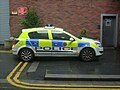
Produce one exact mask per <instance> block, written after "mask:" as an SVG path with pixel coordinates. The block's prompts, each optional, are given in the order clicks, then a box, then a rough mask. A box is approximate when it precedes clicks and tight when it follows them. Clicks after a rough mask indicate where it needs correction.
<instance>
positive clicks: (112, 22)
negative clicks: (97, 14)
mask: <svg viewBox="0 0 120 90" xmlns="http://www.w3.org/2000/svg"><path fill="white" fill-rule="evenodd" d="M117 34H118V14H102V15H101V43H102V45H103V47H117Z"/></svg>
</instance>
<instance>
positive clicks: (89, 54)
mask: <svg viewBox="0 0 120 90" xmlns="http://www.w3.org/2000/svg"><path fill="white" fill-rule="evenodd" d="M80 59H82V60H83V61H86V62H90V61H93V60H94V59H95V51H94V49H92V48H84V49H83V50H82V51H81V52H80Z"/></svg>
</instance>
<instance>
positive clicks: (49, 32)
mask: <svg viewBox="0 0 120 90" xmlns="http://www.w3.org/2000/svg"><path fill="white" fill-rule="evenodd" d="M12 51H13V54H14V55H18V56H19V57H20V59H21V60H23V61H31V60H33V58H34V57H36V56H48V57H49V56H50V57H51V56H52V57H80V60H83V61H92V60H94V59H95V57H96V56H101V55H102V54H103V47H102V46H101V43H100V42H99V41H96V40H92V39H88V38H84V37H82V38H81V39H79V38H77V37H75V36H73V35H72V34H70V33H68V32H66V31H64V30H63V29H62V28H56V27H54V26H52V25H47V26H45V27H40V28H29V29H23V30H22V33H21V34H20V36H19V38H17V39H16V40H15V43H14V45H13V47H12Z"/></svg>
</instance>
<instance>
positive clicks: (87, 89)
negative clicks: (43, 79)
mask: <svg viewBox="0 0 120 90" xmlns="http://www.w3.org/2000/svg"><path fill="white" fill-rule="evenodd" d="M22 63H23V62H20V63H19V64H18V65H17V66H16V67H15V68H14V69H13V70H12V72H11V73H10V74H9V75H8V76H7V80H8V82H9V83H10V84H12V85H14V86H16V87H20V88H26V89H40V90H41V89H43V90H53V89H56V90H120V88H115V87H113V88H104V86H100V87H99V88H98V87H97V88H95V87H94V85H92V86H91V87H80V86H81V85H57V84H55V85H54V84H30V83H26V82H22V81H20V80H18V78H19V76H20V74H21V72H22V71H23V70H24V68H25V67H26V66H27V64H28V63H24V64H23V65H22ZM21 65H22V67H21V68H20V70H19V72H17V74H16V75H15V77H14V78H13V80H14V81H13V80H12V79H11V77H12V76H13V74H14V73H15V71H16V70H17V69H18V68H19V67H20V66H21ZM38 86H39V87H38ZM45 86H54V87H56V88H52V87H51V88H49V87H48V88H47V87H45ZM69 86H72V87H73V86H74V87H75V86H77V87H76V88H70V87H69ZM78 86H79V87H78ZM82 86H83V85H82ZM85 86H87V85H85ZM44 87H45V88H44ZM57 87H58V88H57ZM65 87H66V88H65ZM110 87H111V86H110Z"/></svg>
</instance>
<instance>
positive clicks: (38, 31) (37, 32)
mask: <svg viewBox="0 0 120 90" xmlns="http://www.w3.org/2000/svg"><path fill="white" fill-rule="evenodd" d="M42 31H46V33H47V38H31V37H30V35H29V34H30V33H34V32H37V33H36V34H41V33H39V32H42ZM28 36H29V38H30V39H47V40H48V39H49V33H48V30H36V31H32V32H29V33H28Z"/></svg>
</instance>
